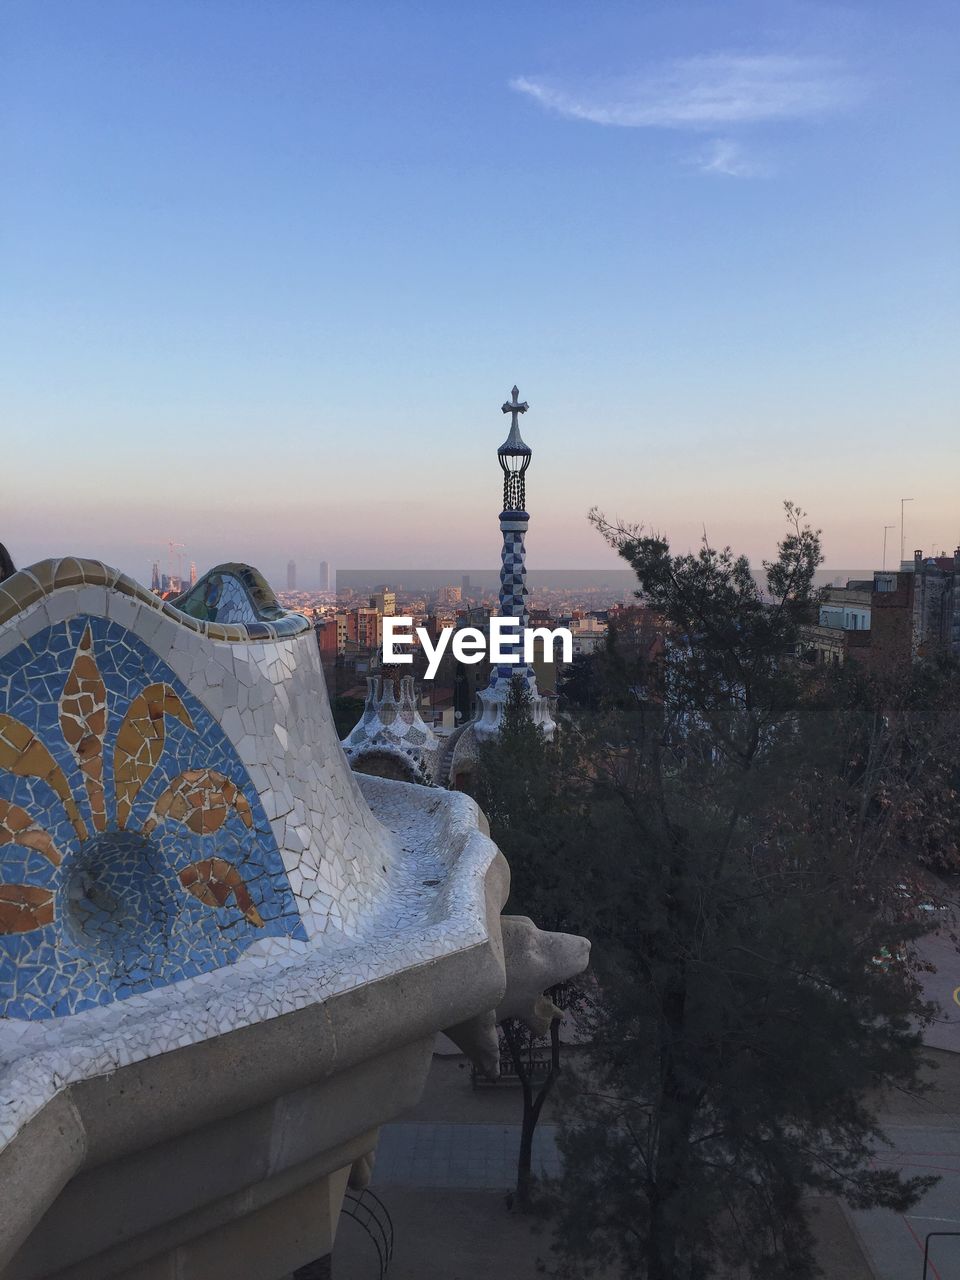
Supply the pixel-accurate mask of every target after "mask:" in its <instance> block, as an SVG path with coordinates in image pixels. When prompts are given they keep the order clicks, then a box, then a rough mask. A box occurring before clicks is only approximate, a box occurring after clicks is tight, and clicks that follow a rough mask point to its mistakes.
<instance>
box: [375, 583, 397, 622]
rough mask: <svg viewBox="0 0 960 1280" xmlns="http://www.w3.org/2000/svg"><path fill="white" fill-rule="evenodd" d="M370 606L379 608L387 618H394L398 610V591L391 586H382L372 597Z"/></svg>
mask: <svg viewBox="0 0 960 1280" xmlns="http://www.w3.org/2000/svg"><path fill="white" fill-rule="evenodd" d="M370 608H371V609H379V611H380V612H381V613H382V614H383V616H384V617H385V618H393V617H395V616H396V612H397V593H396V592H395V591H391V590H390V589H389V587H381V588H380V590H378V591H375V592H374V593H373V595H372V596H371V597H370Z"/></svg>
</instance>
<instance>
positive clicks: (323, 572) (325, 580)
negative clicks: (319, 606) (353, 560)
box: [320, 560, 330, 591]
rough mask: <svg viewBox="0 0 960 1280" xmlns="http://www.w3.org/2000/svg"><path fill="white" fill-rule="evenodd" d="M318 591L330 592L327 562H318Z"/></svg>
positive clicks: (328, 565)
mask: <svg viewBox="0 0 960 1280" xmlns="http://www.w3.org/2000/svg"><path fill="white" fill-rule="evenodd" d="M320 590H321V591H329V590H330V564H329V561H327V560H321V561H320Z"/></svg>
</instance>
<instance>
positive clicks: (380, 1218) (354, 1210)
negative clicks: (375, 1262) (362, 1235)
mask: <svg viewBox="0 0 960 1280" xmlns="http://www.w3.org/2000/svg"><path fill="white" fill-rule="evenodd" d="M342 1212H343V1213H345V1214H346V1215H347V1217H348V1218H353V1220H354V1222H356V1223H357V1225H358V1226H360V1227H361V1228H362V1229H363V1230H364V1231H365V1232H366V1233H367V1235H368V1236H369V1237H370V1239H371V1240H372V1241H373V1246H374V1248H375V1249H376V1251H377V1258H378V1259H379V1262H380V1280H384V1277H385V1276H386V1274H387V1268H388V1267H389V1266H390V1259H391V1258H392V1257H393V1219H392V1218H391V1217H390V1214H389V1212H388V1210H387V1206H386V1205H385V1204H384V1203H383V1201H382V1200H381V1199H380V1197H379V1196H378V1195H377V1194H376V1193H375V1192H373V1191H371V1190H370V1188H369V1187H364V1189H363V1190H362V1191H347V1193H346V1195H345V1196H344V1197H343V1209H342Z"/></svg>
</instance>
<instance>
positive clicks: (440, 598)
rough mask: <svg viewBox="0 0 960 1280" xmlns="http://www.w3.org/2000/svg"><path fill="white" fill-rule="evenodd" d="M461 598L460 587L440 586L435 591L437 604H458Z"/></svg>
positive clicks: (461, 591)
mask: <svg viewBox="0 0 960 1280" xmlns="http://www.w3.org/2000/svg"><path fill="white" fill-rule="evenodd" d="M462 599H463V590H462V588H461V587H441V588H440V589H439V591H438V592H437V604H438V605H444V604H446V605H451V604H459V603H460V601H461V600H462Z"/></svg>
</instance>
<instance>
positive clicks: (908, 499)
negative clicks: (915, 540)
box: [900, 498, 913, 564]
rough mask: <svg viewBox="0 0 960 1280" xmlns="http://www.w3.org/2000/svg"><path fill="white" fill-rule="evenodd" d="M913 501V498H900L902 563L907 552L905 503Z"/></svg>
mask: <svg viewBox="0 0 960 1280" xmlns="http://www.w3.org/2000/svg"><path fill="white" fill-rule="evenodd" d="M912 501H913V499H912V498H901V499H900V563H901V564H903V557H904V555H905V554H906V551H905V547H904V541H903V508H904V504H905V503H907V502H912Z"/></svg>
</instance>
